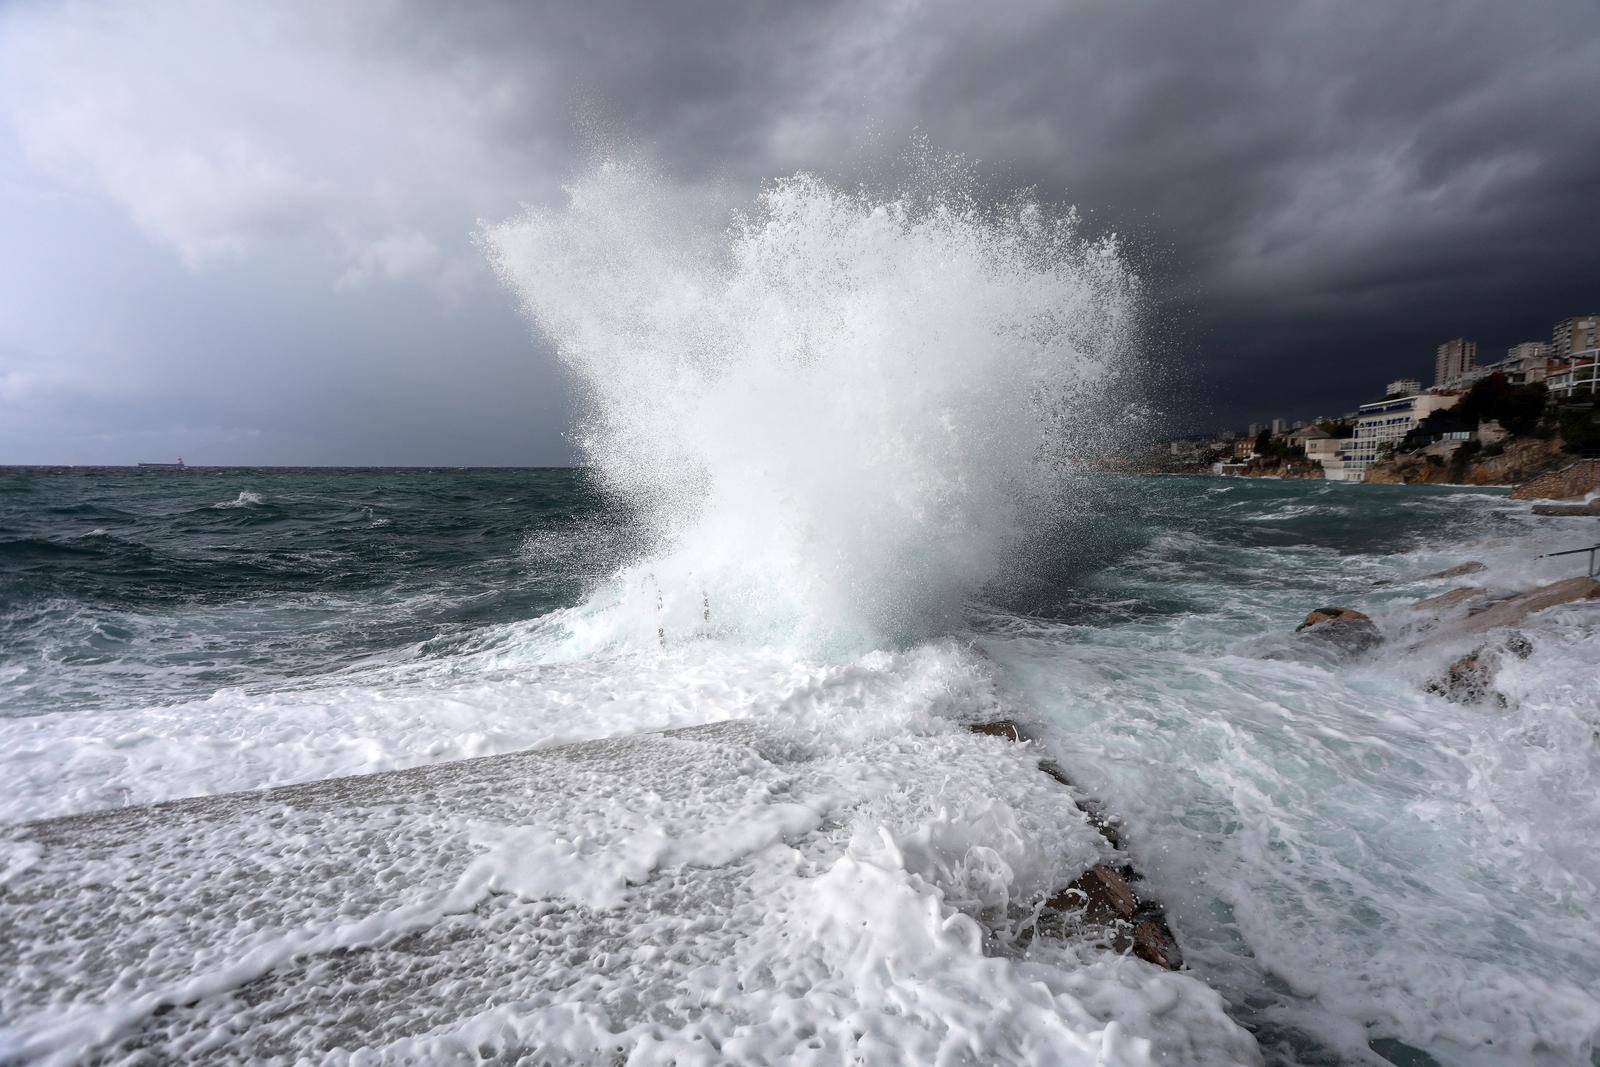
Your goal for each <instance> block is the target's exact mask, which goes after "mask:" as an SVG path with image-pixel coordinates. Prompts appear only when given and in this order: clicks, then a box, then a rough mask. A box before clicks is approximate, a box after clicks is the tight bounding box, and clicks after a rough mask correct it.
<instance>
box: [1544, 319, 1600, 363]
mask: <svg viewBox="0 0 1600 1067" xmlns="http://www.w3.org/2000/svg"><path fill="white" fill-rule="evenodd" d="M1550 347H1551V348H1553V349H1555V351H1554V352H1553V353H1551V354H1552V355H1554V356H1555V357H1556V358H1557V359H1571V358H1572V357H1573V356H1575V355H1577V354H1578V353H1580V352H1584V351H1587V350H1590V349H1594V348H1600V315H1574V316H1572V318H1570V319H1562V320H1561V321H1560V322H1558V323H1556V324H1555V326H1554V328H1552V329H1551V331H1550Z"/></svg>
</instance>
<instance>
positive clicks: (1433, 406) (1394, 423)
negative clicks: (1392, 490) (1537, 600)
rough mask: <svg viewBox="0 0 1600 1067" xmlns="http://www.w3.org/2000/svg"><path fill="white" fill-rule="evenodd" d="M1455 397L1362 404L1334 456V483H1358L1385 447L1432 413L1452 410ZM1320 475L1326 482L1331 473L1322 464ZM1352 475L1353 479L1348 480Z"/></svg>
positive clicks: (1424, 396)
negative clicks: (1350, 432)
mask: <svg viewBox="0 0 1600 1067" xmlns="http://www.w3.org/2000/svg"><path fill="white" fill-rule="evenodd" d="M1460 400H1461V398H1460V397H1459V396H1438V395H1436V394H1434V393H1421V394H1419V395H1417V396H1405V397H1398V398H1396V399H1393V400H1378V401H1375V402H1373V403H1371V404H1362V405H1361V409H1360V411H1359V412H1358V413H1357V415H1356V430H1355V433H1354V435H1352V436H1351V437H1350V438H1349V440H1347V441H1345V442H1343V447H1342V448H1340V449H1339V452H1338V463H1339V471H1340V472H1341V475H1342V476H1341V477H1340V478H1335V479H1333V480H1335V481H1352V482H1358V481H1361V479H1362V478H1363V477H1364V476H1365V474H1366V470H1367V468H1368V467H1370V466H1372V464H1373V463H1375V462H1376V461H1377V460H1378V458H1379V456H1380V455H1382V453H1383V452H1384V451H1385V450H1386V449H1387V448H1388V447H1389V446H1392V445H1395V444H1398V443H1399V442H1400V439H1401V438H1403V437H1405V435H1406V434H1408V433H1410V432H1411V430H1412V428H1413V427H1415V426H1416V425H1417V423H1419V422H1421V421H1422V420H1423V419H1425V418H1427V417H1428V416H1429V415H1432V414H1433V413H1434V412H1436V411H1444V410H1445V409H1447V408H1452V407H1455V406H1456V404H1457V403H1458V402H1459V401H1460ZM1323 472H1324V474H1326V475H1327V476H1329V477H1330V478H1331V477H1332V474H1333V472H1332V470H1330V469H1329V467H1328V464H1326V463H1324V464H1323ZM1351 475H1354V477H1351Z"/></svg>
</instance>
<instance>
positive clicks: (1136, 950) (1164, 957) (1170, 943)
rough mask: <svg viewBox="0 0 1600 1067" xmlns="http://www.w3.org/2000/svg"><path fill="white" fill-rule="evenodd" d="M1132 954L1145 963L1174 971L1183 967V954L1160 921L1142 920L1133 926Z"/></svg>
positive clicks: (1170, 932)
mask: <svg viewBox="0 0 1600 1067" xmlns="http://www.w3.org/2000/svg"><path fill="white" fill-rule="evenodd" d="M1131 939H1132V942H1133V954H1134V955H1135V956H1138V957H1139V958H1140V959H1141V960H1144V961H1145V962H1146V963H1153V964H1155V965H1156V966H1157V967H1165V968H1166V969H1167V970H1169V971H1175V970H1177V969H1178V968H1179V967H1182V966H1183V954H1182V953H1181V952H1179V951H1178V942H1177V941H1176V940H1175V939H1174V938H1173V936H1172V931H1171V930H1168V929H1167V924H1166V923H1165V922H1163V921H1162V920H1161V919H1159V918H1157V919H1143V920H1140V921H1139V922H1137V923H1134V924H1133V932H1132V935H1131Z"/></svg>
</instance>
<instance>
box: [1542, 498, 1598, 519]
mask: <svg viewBox="0 0 1600 1067" xmlns="http://www.w3.org/2000/svg"><path fill="white" fill-rule="evenodd" d="M1533 513H1534V514H1535V515H1565V516H1582V515H1600V500H1591V501H1589V503H1587V504H1535V505H1534V506H1533Z"/></svg>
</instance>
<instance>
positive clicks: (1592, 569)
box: [1539, 545, 1600, 578]
mask: <svg viewBox="0 0 1600 1067" xmlns="http://www.w3.org/2000/svg"><path fill="white" fill-rule="evenodd" d="M1580 552H1587V553H1589V577H1591V578H1593V577H1595V576H1596V575H1600V571H1597V570H1596V569H1595V553H1597V552H1600V545H1595V546H1594V547H1592V548H1569V549H1567V550H1566V551H1565V552H1546V553H1544V554H1543V555H1542V556H1540V557H1539V558H1540V559H1554V558H1555V557H1556V556H1576V555H1577V554H1578V553H1580Z"/></svg>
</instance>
